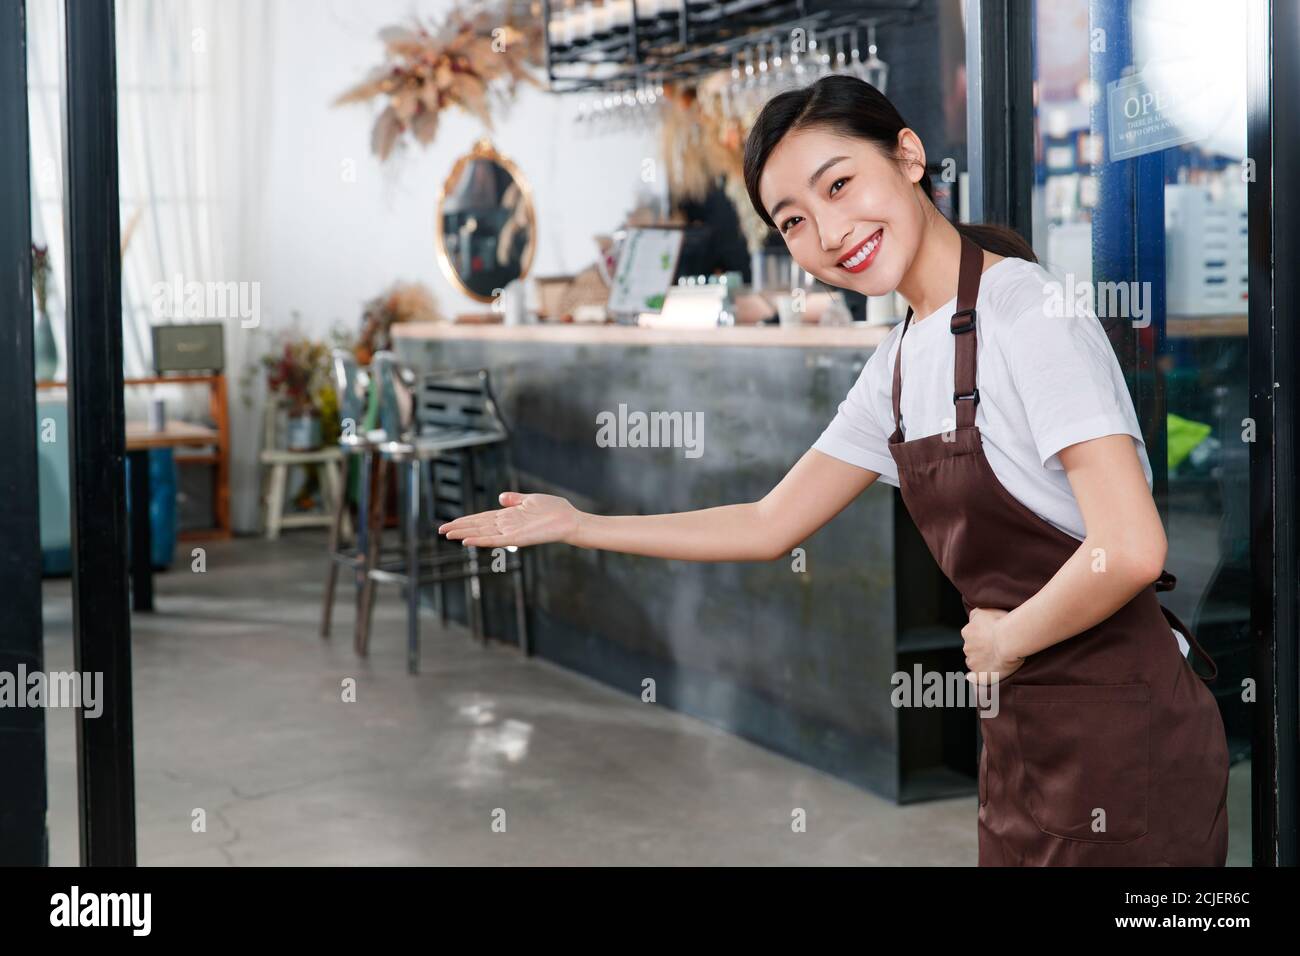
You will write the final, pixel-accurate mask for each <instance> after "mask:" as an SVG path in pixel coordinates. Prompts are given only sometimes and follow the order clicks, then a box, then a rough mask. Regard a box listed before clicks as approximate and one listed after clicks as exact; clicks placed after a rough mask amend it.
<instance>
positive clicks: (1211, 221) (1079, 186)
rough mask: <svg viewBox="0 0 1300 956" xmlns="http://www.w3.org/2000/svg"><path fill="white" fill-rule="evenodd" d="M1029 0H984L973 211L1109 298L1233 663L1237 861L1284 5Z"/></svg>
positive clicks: (1164, 480) (1207, 612)
mask: <svg viewBox="0 0 1300 956" xmlns="http://www.w3.org/2000/svg"><path fill="white" fill-rule="evenodd" d="M1017 8H1020V5H1019V4H1017V5H1014V6H1013V7H1011V8H1002V7H1000V5H998V4H994V3H991V2H982V0H970V9H971V10H973V11H974V12H975V14H976V17H977V18H978V21H979V24H980V29H981V35H980V36H979V37H976V38H972V39H971V41H970V42H971V43H972V44H974V47H973V49H978V50H979V51H980V55H981V62H980V64H979V66H978V69H977V71H976V72H975V73H974V76H973V78H972V79H973V81H974V82H975V83H976V84H977V85H978V93H979V95H980V96H981V98H982V100H983V102H982V108H979V109H976V111H975V112H976V118H975V120H974V121H973V125H978V126H979V127H980V128H979V129H972V141H974V140H975V138H976V137H979V140H980V141H979V143H978V144H977V147H976V149H975V151H974V152H975V153H977V154H979V155H980V159H981V161H980V162H977V163H975V164H973V167H972V174H973V175H982V176H983V182H981V183H980V185H979V187H978V188H977V190H976V193H977V195H979V196H980V199H981V201H980V202H979V203H977V204H975V208H973V209H972V218H974V219H977V220H978V219H983V220H985V221H989V222H999V221H1000V222H1003V223H1007V224H1009V225H1012V226H1013V227H1016V228H1018V229H1019V230H1020V231H1021V232H1022V233H1024V234H1025V235H1026V236H1027V237H1030V238H1031V240H1032V243H1033V246H1034V250H1035V252H1036V253H1037V255H1038V257H1039V259H1040V261H1041V262H1042V264H1043V265H1044V267H1045V268H1046V269H1047V270H1048V271H1050V272H1051V273H1053V275H1054V276H1055V277H1056V278H1057V279H1058V280H1059V282H1060V284H1061V285H1060V288H1061V291H1062V295H1063V297H1064V300H1065V301H1066V302H1073V303H1078V304H1086V305H1087V306H1088V307H1089V308H1090V309H1091V310H1092V311H1093V312H1094V313H1095V315H1096V316H1097V318H1098V320H1099V321H1100V322H1101V323H1102V324H1103V326H1104V327H1105V328H1106V330H1107V333H1108V335H1109V337H1110V340H1111V343H1112V345H1113V347H1114V348H1115V351H1116V354H1117V356H1118V357H1119V360H1120V364H1121V366H1122V368H1123V369H1124V371H1125V374H1126V378H1127V380H1128V384H1129V388H1130V391H1131V394H1132V396H1133V400H1134V404H1135V406H1136V408H1137V412H1138V416H1139V419H1140V421H1141V424H1142V430H1143V434H1144V436H1145V441H1146V447H1147V452H1148V454H1149V457H1150V460H1151V466H1152V472H1153V478H1154V481H1153V491H1154V494H1155V497H1156V501H1157V504H1158V505H1159V507H1160V509H1161V512H1162V514H1163V515H1164V518H1165V524H1166V532H1167V536H1168V539H1169V553H1168V559H1167V561H1166V568H1167V569H1168V570H1169V571H1170V572H1171V573H1173V574H1174V575H1175V576H1176V578H1177V579H1178V584H1177V587H1176V589H1175V590H1173V591H1168V592H1162V593H1161V595H1160V599H1161V601H1162V603H1164V604H1165V605H1166V606H1167V607H1169V608H1170V609H1171V610H1172V611H1174V613H1175V614H1177V615H1178V616H1179V617H1180V618H1182V620H1184V621H1185V622H1186V623H1187V624H1188V626H1189V627H1190V628H1191V629H1192V630H1193V631H1194V632H1195V634H1196V636H1197V638H1198V640H1199V641H1200V643H1201V644H1202V646H1204V647H1205V649H1206V650H1207V651H1208V652H1209V654H1210V655H1211V656H1213V658H1214V659H1215V662H1216V664H1217V667H1218V677H1217V679H1216V680H1215V681H1214V682H1213V683H1212V684H1210V685H1209V686H1210V687H1211V689H1212V691H1213V693H1214V694H1215V696H1216V699H1217V700H1218V703H1219V707H1220V710H1221V713H1222V715H1223V720H1224V725H1225V728H1226V730H1227V733H1228V745H1229V750H1230V752H1231V754H1232V760H1233V766H1232V771H1231V777H1230V783H1229V794H1228V810H1229V819H1230V832H1231V836H1230V843H1229V856H1228V863H1229V865H1250V864H1251V862H1252V853H1253V850H1252V832H1253V830H1252V816H1253V812H1254V810H1255V807H1254V806H1253V801H1252V787H1251V773H1252V766H1253V758H1254V756H1255V755H1254V754H1253V753H1252V744H1253V741H1254V740H1256V739H1260V738H1257V737H1256V735H1257V734H1259V729H1258V728H1259V726H1260V724H1259V718H1258V708H1257V700H1258V697H1257V694H1258V687H1259V681H1258V680H1257V678H1259V671H1260V658H1259V657H1258V656H1257V655H1258V653H1259V648H1260V646H1261V643H1260V641H1259V640H1258V637H1257V632H1256V631H1255V630H1252V592H1253V591H1256V592H1257V589H1258V582H1259V580H1260V579H1259V577H1258V575H1260V574H1264V575H1270V574H1271V573H1272V567H1271V564H1272V562H1271V560H1270V561H1268V562H1267V563H1268V564H1269V565H1270V567H1268V568H1261V567H1259V566H1257V565H1258V564H1259V562H1258V554H1259V552H1260V548H1259V545H1260V540H1259V537H1258V533H1257V534H1256V535H1255V536H1254V538H1253V537H1252V510H1251V478H1252V471H1251V462H1252V457H1254V458H1255V460H1256V462H1258V461H1259V460H1260V459H1259V457H1258V456H1259V454H1260V449H1259V448H1258V447H1257V446H1256V444H1255V443H1256V442H1257V441H1264V442H1265V444H1266V446H1267V443H1268V441H1269V436H1267V435H1263V434H1261V433H1260V426H1259V423H1258V422H1256V421H1255V420H1254V419H1253V418H1252V416H1251V408H1252V406H1251V384H1252V379H1251V359H1252V355H1255V356H1256V361H1258V355H1257V352H1258V350H1259V349H1258V343H1259V342H1262V341H1267V339H1266V338H1263V339H1261V338H1258V337H1253V336H1252V334H1251V332H1252V326H1251V318H1250V316H1251V315H1252V314H1256V315H1260V316H1261V317H1263V318H1264V319H1265V320H1266V321H1267V315H1266V314H1264V313H1262V312H1260V311H1259V310H1255V312H1254V313H1252V310H1251V308H1250V305H1251V299H1250V296H1251V287H1250V285H1249V273H1248V266H1249V262H1250V257H1249V253H1250V244H1249V240H1250V237H1251V230H1252V228H1254V229H1263V230H1267V229H1269V228H1270V227H1271V221H1270V220H1271V215H1269V214H1268V213H1267V212H1266V213H1265V214H1264V215H1263V216H1261V217H1258V219H1257V220H1252V218H1251V214H1250V212H1249V210H1248V202H1247V198H1248V190H1249V188H1250V185H1251V183H1252V182H1254V177H1256V176H1258V174H1259V170H1258V169H1257V168H1256V164H1255V162H1254V161H1253V160H1252V158H1251V156H1250V152H1249V150H1248V149H1247V119H1248V102H1249V101H1250V96H1249V94H1248V77H1249V76H1250V70H1251V65H1252V62H1258V61H1259V55H1258V54H1256V55H1255V56H1254V57H1253V58H1252V44H1258V42H1259V41H1258V39H1255V38H1252V35H1251V33H1250V31H1251V29H1252V27H1251V16H1249V15H1248V14H1249V13H1250V12H1251V11H1252V10H1253V11H1254V12H1255V15H1256V16H1258V13H1259V11H1260V10H1265V11H1267V9H1268V4H1267V3H1266V2H1260V3H1252V4H1243V5H1241V6H1238V5H1237V4H1224V3H1221V2H1215V0H1051V2H1038V3H1036V4H1033V5H1032V6H1030V5H1028V4H1026V5H1025V6H1024V7H1023V8H1020V9H1022V10H1023V13H1017V12H1015V11H1016V9H1017ZM1008 9H1010V10H1011V11H1012V12H1009V13H1008V12H1006V11H1007V10H1008ZM1030 11H1032V13H1030ZM990 34H992V37H991V36H990ZM973 69H974V68H973ZM1027 91H1030V92H1027ZM1018 94H1024V95H1023V96H1020V95H1018ZM1022 103H1024V104H1028V105H1026V106H1021V105H1020V104H1022ZM981 113H982V118H981V116H980V114H981ZM1030 130H1032V132H1029V131H1030ZM1019 131H1025V132H1024V133H1023V134H1022V133H1020V132H1019ZM1030 138H1032V155H1031V154H1030V150H1029V149H1028V146H1027V143H1026V142H1025V141H1026V140H1027V139H1030ZM1252 342H1255V343H1256V345H1257V348H1256V351H1255V352H1252ZM1264 374H1265V375H1267V374H1269V373H1267V372H1265V373H1264ZM1266 424H1267V423H1266ZM1264 454H1265V456H1266V460H1267V461H1268V462H1271V461H1272V458H1271V457H1268V455H1269V454H1270V453H1268V452H1267V451H1265V452H1264ZM1259 514H1260V512H1258V510H1257V512H1256V515H1255V517H1256V519H1258V517H1259ZM1267 514H1268V517H1269V522H1270V524H1271V522H1272V514H1273V513H1272V510H1271V508H1270V509H1269V511H1268V512H1267ZM1252 545H1254V547H1252ZM1252 554H1254V555H1255V556H1256V559H1255V561H1252ZM1194 663H1195V664H1196V666H1198V668H1201V667H1203V666H1204V665H1203V664H1201V663H1200V662H1199V661H1196V660H1195V658H1194ZM1262 739H1267V738H1262ZM1153 745H1154V742H1153ZM1268 765H1269V766H1272V754H1270V755H1269V756H1268Z"/></svg>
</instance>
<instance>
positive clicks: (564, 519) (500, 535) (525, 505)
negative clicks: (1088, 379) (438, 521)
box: [438, 491, 582, 548]
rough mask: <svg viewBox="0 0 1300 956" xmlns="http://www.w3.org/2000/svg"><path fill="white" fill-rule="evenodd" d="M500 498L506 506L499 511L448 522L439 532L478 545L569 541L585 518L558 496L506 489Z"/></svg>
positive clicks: (522, 544)
mask: <svg viewBox="0 0 1300 956" xmlns="http://www.w3.org/2000/svg"><path fill="white" fill-rule="evenodd" d="M497 500H498V501H500V502H501V505H502V507H501V508H500V509H499V510H496V511H480V512H478V513H477V514H472V515H464V516H462V517H460V518H457V519H455V520H454V521H448V522H447V523H446V524H444V525H441V526H440V527H439V528H438V533H439V534H442V535H445V536H446V537H447V539H448V540H450V541H461V542H463V543H464V544H466V545H472V546H474V547H481V548H493V547H509V546H511V545H514V546H516V547H523V546H525V545H530V544H545V543H547V542H548V541H565V540H568V538H569V537H570V536H571V535H572V534H573V533H574V532H575V531H577V530H578V524H579V521H580V520H581V517H582V512H580V511H578V509H577V508H575V507H573V505H571V504H569V502H568V501H567V500H566V499H564V498H561V497H559V496H558V495H540V494H532V495H526V494H522V493H520V492H518V491H504V492H502V493H501V494H500V496H498V499H497Z"/></svg>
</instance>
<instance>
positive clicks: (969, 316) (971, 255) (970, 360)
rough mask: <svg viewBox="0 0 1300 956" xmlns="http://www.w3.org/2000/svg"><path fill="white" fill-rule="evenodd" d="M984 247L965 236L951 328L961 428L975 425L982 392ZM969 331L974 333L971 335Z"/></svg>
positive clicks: (954, 382) (955, 390) (955, 391)
mask: <svg viewBox="0 0 1300 956" xmlns="http://www.w3.org/2000/svg"><path fill="white" fill-rule="evenodd" d="M983 268H984V250H983V249H981V248H980V247H979V246H977V245H976V244H975V243H974V242H973V241H972V240H971V239H970V238H969V237H967V236H964V235H963V236H962V237H961V272H959V273H958V276H957V311H956V312H954V313H953V314H952V320H951V322H950V323H949V328H950V329H951V330H952V334H953V335H954V336H956V338H957V340H956V343H955V346H954V347H955V351H956V356H955V358H954V361H953V393H952V400H953V404H955V405H956V406H957V427H958V428H971V427H972V426H974V424H975V406H976V405H978V404H979V401H980V392H979V389H978V388H976V387H975V302H976V301H977V300H978V298H979V291H980V273H981V271H982V270H983ZM967 333H970V334H969V335H968V334H967Z"/></svg>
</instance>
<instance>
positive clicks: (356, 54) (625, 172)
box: [263, 0, 658, 328]
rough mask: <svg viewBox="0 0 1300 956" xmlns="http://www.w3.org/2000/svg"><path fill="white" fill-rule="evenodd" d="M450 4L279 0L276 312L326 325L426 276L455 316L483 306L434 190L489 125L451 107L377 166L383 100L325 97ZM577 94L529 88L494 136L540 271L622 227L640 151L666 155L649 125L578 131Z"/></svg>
mask: <svg viewBox="0 0 1300 956" xmlns="http://www.w3.org/2000/svg"><path fill="white" fill-rule="evenodd" d="M447 6H448V5H447V4H446V3H445V2H423V3H415V4H412V3H410V2H407V0H401V2H397V0H376V2H366V3H356V2H347V0H334V2H330V3H324V4H322V3H320V2H319V0H273V7H274V11H275V18H276V23H275V37H276V42H275V62H274V64H273V75H272V82H271V86H270V91H269V92H270V95H271V98H272V114H271V142H270V144H269V146H268V153H267V167H268V168H267V177H268V178H267V187H268V188H267V190H266V197H267V200H266V210H265V221H266V231H265V233H264V241H265V252H264V262H263V267H264V271H265V276H264V282H263V307H264V308H265V309H267V310H268V313H269V314H270V315H272V316H274V317H277V318H278V317H281V316H285V315H287V313H288V311H289V310H291V309H295V308H296V309H299V310H300V311H301V312H302V313H303V315H304V318H305V319H307V320H310V321H311V322H312V323H313V325H315V326H317V327H321V328H323V327H326V326H328V325H329V323H330V322H331V321H332V320H333V319H335V318H338V319H344V320H347V321H348V322H349V323H352V322H354V321H355V320H356V318H357V317H358V316H359V315H360V310H361V305H362V303H363V302H364V301H365V300H366V299H368V298H370V297H372V296H374V295H376V294H377V293H379V292H380V291H381V290H382V289H383V288H384V287H386V286H387V285H388V284H390V283H391V282H393V281H394V280H396V279H404V280H419V281H422V282H424V283H426V284H427V285H428V286H429V287H430V289H432V290H433V292H434V295H435V296H436V297H437V299H438V302H439V305H440V306H441V307H442V308H443V309H444V310H445V311H446V312H448V313H450V314H455V313H457V312H462V311H475V312H481V311H484V310H485V309H486V308H487V306H486V305H485V304H483V303H479V302H475V301H474V300H473V299H471V298H469V297H468V296H465V295H463V294H462V293H460V292H459V290H457V289H456V288H455V287H454V286H453V285H452V284H451V283H450V282H449V281H448V280H447V279H446V277H445V276H443V274H442V270H441V269H440V268H439V267H438V263H437V259H436V256H435V250H434V212H435V209H436V201H437V194H438V190H439V188H440V186H441V184H442V182H443V180H444V179H445V178H446V176H447V174H448V173H449V172H450V171H451V167H452V165H453V163H454V162H455V160H456V159H457V157H458V156H460V155H461V154H463V153H464V152H466V151H467V150H468V149H469V148H470V147H471V146H472V145H473V143H474V141H475V140H476V139H477V138H478V137H479V136H481V135H483V134H484V132H485V129H484V127H483V125H482V124H481V123H480V122H479V121H478V120H477V119H475V118H474V117H472V116H470V115H468V114H466V113H463V112H461V111H459V110H456V109H454V108H453V109H449V110H447V111H445V112H444V113H443V114H442V116H443V118H442V121H441V124H440V128H439V130H438V135H437V138H436V139H435V140H434V142H433V143H432V144H431V145H430V146H428V147H423V148H422V147H420V146H419V145H418V144H416V143H415V142H414V141H411V142H410V145H409V147H408V148H406V149H404V150H402V151H401V152H399V153H395V154H394V155H393V156H390V158H389V160H388V161H387V162H386V163H383V164H381V163H380V162H379V160H378V159H377V158H376V157H375V156H373V155H372V154H371V153H370V151H369V143H370V127H371V124H372V122H373V119H374V117H375V116H376V115H377V114H378V111H379V109H380V108H381V104H380V103H379V102H375V103H374V104H363V105H351V106H344V107H332V106H331V105H330V102H331V100H332V99H333V98H334V97H336V96H337V95H338V94H339V93H340V92H342V91H343V90H344V89H346V88H347V87H348V86H350V85H351V84H352V83H354V82H356V81H357V80H359V79H360V78H362V77H363V76H364V75H365V74H366V72H367V71H368V70H369V69H370V68H371V67H373V66H375V65H376V64H378V63H379V62H380V60H381V55H382V45H381V44H380V42H379V40H378V39H377V37H376V33H377V31H378V30H379V28H380V27H382V26H385V25H388V24H390V23H397V22H400V21H402V20H403V19H405V18H406V16H407V15H408V14H409V13H410V12H412V10H415V11H418V12H419V13H420V14H421V15H424V16H429V15H432V14H437V15H441V13H442V11H443V10H445V9H446V7H447ZM577 104H578V101H577V99H576V98H575V97H573V96H559V95H555V94H548V93H544V92H541V91H538V90H534V89H533V88H531V87H523V88H521V93H520V96H519V99H518V100H517V101H516V103H515V105H514V107H513V109H512V110H511V111H510V113H509V114H507V115H505V116H503V117H501V118H500V120H499V122H498V128H497V132H496V134H495V135H494V136H493V141H494V143H495V145H496V147H497V149H498V150H499V151H500V152H502V153H503V154H504V155H506V156H507V157H509V158H510V159H512V160H514V162H515V163H517V164H518V165H519V167H520V168H521V170H522V172H523V175H524V177H525V178H526V179H527V180H528V182H529V184H530V185H531V186H532V189H533V193H534V202H535V204H536V207H537V221H538V233H539V243H538V248H537V255H536V258H535V260H534V263H533V269H532V273H531V274H532V275H550V274H554V273H561V272H577V271H578V270H580V269H583V268H585V267H586V266H588V265H590V264H591V262H592V261H593V260H594V259H595V255H596V245H595V243H594V242H593V240H592V236H593V235H595V234H596V233H599V232H609V231H610V230H612V229H613V228H615V227H616V226H617V225H618V224H619V221H620V220H621V218H622V216H623V214H624V213H625V212H627V211H628V210H629V209H630V208H631V207H632V206H633V205H634V198H635V194H636V191H637V188H638V187H639V186H640V164H641V160H642V158H643V157H646V156H656V155H657V154H658V143H657V138H656V137H654V136H653V135H650V134H643V135H634V134H630V133H621V134H613V135H608V136H601V137H585V138H578V137H577V135H576V134H575V132H574V127H573V125H572V117H573V116H574V114H575V113H576V110H577ZM347 164H354V169H355V181H352V182H349V181H347V179H346V178H345V176H344V169H345V166H346V165H347Z"/></svg>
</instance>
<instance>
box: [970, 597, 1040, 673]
mask: <svg viewBox="0 0 1300 956" xmlns="http://www.w3.org/2000/svg"><path fill="white" fill-rule="evenodd" d="M1007 613H1008V612H1006V611H1000V610H998V609H996V608H988V607H977V608H974V609H972V610H971V612H970V620H969V621H968V622H967V623H966V626H965V627H963V628H962V629H961V636H962V640H963V644H962V650H963V651H964V652H965V654H966V666H967V667H968V668H970V673H969V674H967V675H966V679H967V680H968V681H970V682H972V683H975V684H996V683H997V682H998V681H1000V680H1003V679H1004V678H1007V677H1010V676H1011V675H1012V674H1013V673H1014V672H1015V671H1017V670H1019V669H1020V665H1021V664H1023V663H1024V662H1025V661H1024V658H1022V657H1006V656H1004V654H1005V651H1003V650H1002V649H1001V647H1000V646H999V644H998V627H997V624H998V621H999V620H1001V619H1002V618H1004V617H1006V616H1007Z"/></svg>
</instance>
